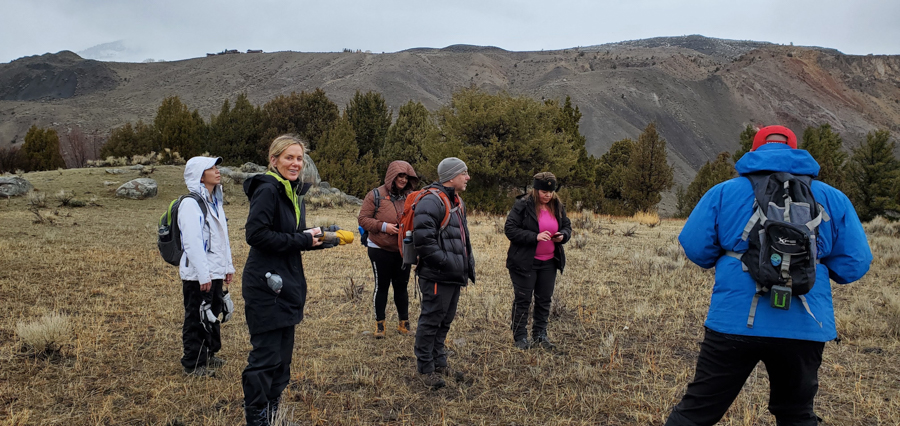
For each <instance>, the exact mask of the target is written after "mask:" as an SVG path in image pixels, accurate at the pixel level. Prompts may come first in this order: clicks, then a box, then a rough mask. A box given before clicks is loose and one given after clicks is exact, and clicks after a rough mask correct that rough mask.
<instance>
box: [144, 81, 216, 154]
mask: <svg viewBox="0 0 900 426" xmlns="http://www.w3.org/2000/svg"><path fill="white" fill-rule="evenodd" d="M153 133H154V140H153V151H156V152H162V151H163V150H164V149H166V148H169V149H171V150H172V151H175V152H178V153H179V154H181V156H182V157H183V158H188V157H193V156H195V155H198V154H200V153H202V152H203V151H204V150H205V148H206V146H207V142H206V141H207V126H206V123H205V122H204V121H203V118H202V117H200V113H199V112H198V111H197V110H194V111H193V112H191V111H189V110H188V107H187V105H185V104H183V103H182V102H181V99H179V98H178V96H170V97H167V98H165V99H163V101H162V104H161V105H160V106H159V108H158V109H157V110H156V117H155V118H154V119H153Z"/></svg>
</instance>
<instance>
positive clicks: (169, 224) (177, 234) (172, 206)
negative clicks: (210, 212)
mask: <svg viewBox="0 0 900 426" xmlns="http://www.w3.org/2000/svg"><path fill="white" fill-rule="evenodd" d="M185 198H192V199H194V201H196V202H197V205H199V206H200V210H202V211H203V220H204V222H205V221H206V215H207V207H206V202H205V201H203V198H202V197H201V196H200V194H197V193H193V192H191V193H189V194H185V195H182V196H180V197H178V198H176V199H175V200H172V202H171V203H169V208H168V209H166V211H165V212H164V213H163V214H162V216H161V217H160V218H159V224H158V228H157V235H156V246H157V247H159V254H160V255H161V256H162V258H163V260H165V261H166V263H168V264H170V265H174V266H178V265H179V264H181V256H182V255H183V254H184V246H183V245H182V244H181V229H179V227H178V209H179V207H180V206H181V201H182V200H184V199H185Z"/></svg>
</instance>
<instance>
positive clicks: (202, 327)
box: [178, 157, 234, 377]
mask: <svg viewBox="0 0 900 426" xmlns="http://www.w3.org/2000/svg"><path fill="white" fill-rule="evenodd" d="M221 162H222V159H221V158H219V157H193V158H191V159H190V160H188V162H187V164H186V165H185V168H184V183H185V185H187V188H188V191H190V192H192V193H196V194H199V195H200V197H201V198H202V199H203V200H204V201H205V203H206V214H205V215H204V211H203V209H202V208H201V207H200V205H199V203H198V202H197V201H196V199H194V198H191V197H185V198H184V200H182V201H181V204H180V205H179V207H178V227H179V228H180V229H181V242H182V244H183V246H184V247H183V248H184V255H183V256H182V257H181V264H180V265H179V267H178V272H179V274H180V275H181V281H182V291H183V293H184V326H183V327H182V333H181V336H182V341H183V344H184V355H183V356H182V358H181V365H182V367H184V372H185V374H188V375H191V376H201V377H202V376H212V375H214V374H215V369H216V368H218V367H221V366H222V365H224V364H225V360H223V359H222V358H219V357H217V356H216V355H215V354H216V352H218V351H219V350H220V349H221V348H222V339H221V334H220V322H219V320H218V317H219V314H221V313H222V311H223V308H225V309H226V316H225V319H223V321H227V319H228V318H230V316H231V311H232V310H233V307H232V306H231V303H230V298H231V297H230V295H229V296H227V297H226V295H227V292H228V285H229V284H231V280H232V279H233V277H234V263H233V262H232V259H231V244H230V243H229V240H228V222H227V220H226V219H225V210H224V209H223V207H222V204H223V198H222V185H221V180H222V176H221V175H220V173H219V169H218V168H217V167H216V166H217V165H218V164H219V163H221ZM226 305H228V306H226Z"/></svg>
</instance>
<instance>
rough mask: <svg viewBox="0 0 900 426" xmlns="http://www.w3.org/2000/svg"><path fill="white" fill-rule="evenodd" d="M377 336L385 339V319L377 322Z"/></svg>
mask: <svg viewBox="0 0 900 426" xmlns="http://www.w3.org/2000/svg"><path fill="white" fill-rule="evenodd" d="M375 338H376V339H384V320H381V321H376V322H375Z"/></svg>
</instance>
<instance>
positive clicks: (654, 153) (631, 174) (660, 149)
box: [623, 123, 674, 211]
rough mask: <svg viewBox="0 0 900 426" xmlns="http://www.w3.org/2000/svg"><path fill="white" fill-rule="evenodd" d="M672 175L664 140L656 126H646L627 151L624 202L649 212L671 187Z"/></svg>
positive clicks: (637, 209)
mask: <svg viewBox="0 0 900 426" xmlns="http://www.w3.org/2000/svg"><path fill="white" fill-rule="evenodd" d="M673 176H674V171H673V168H672V166H670V165H669V163H668V162H666V140H665V139H663V138H661V137H659V133H657V131H656V124H655V123H650V124H648V125H647V127H646V128H645V129H644V131H643V132H642V133H641V136H640V137H639V138H638V140H637V142H636V143H635V144H634V147H633V149H632V152H631V161H630V162H629V164H628V169H627V171H626V173H625V177H626V179H625V185H624V187H623V195H624V196H625V200H626V201H627V202H628V204H629V205H630V206H631V207H632V208H633V209H634V210H636V211H649V210H651V209H653V208H655V206H656V204H658V203H659V201H660V199H661V198H662V197H661V195H660V193H661V192H662V191H665V190H667V189H669V188H671V187H672V184H673Z"/></svg>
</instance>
